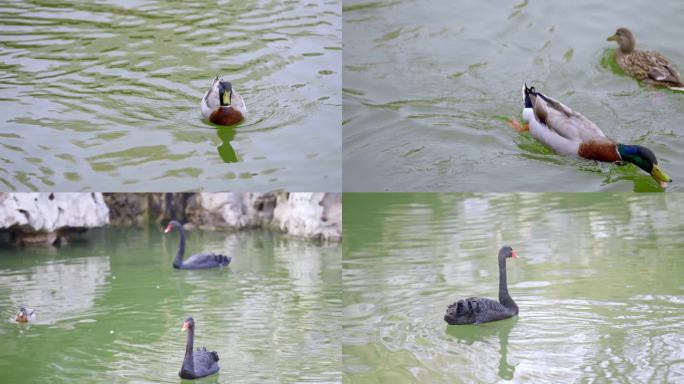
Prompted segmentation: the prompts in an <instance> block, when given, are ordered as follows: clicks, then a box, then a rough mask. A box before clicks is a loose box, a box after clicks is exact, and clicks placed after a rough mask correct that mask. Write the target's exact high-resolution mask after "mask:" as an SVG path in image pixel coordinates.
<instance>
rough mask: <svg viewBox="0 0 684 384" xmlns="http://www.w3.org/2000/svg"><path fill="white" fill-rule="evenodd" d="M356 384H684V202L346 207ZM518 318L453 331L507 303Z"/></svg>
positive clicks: (349, 329)
mask: <svg viewBox="0 0 684 384" xmlns="http://www.w3.org/2000/svg"><path fill="white" fill-rule="evenodd" d="M344 204H345V212H344V228H345V239H344V245H343V256H342V257H343V276H342V281H343V285H344V309H343V314H344V320H343V340H342V353H343V361H344V366H343V381H344V382H345V383H379V382H393V383H399V382H401V383H409V382H422V383H492V382H500V381H504V380H512V381H513V382H519V383H528V382H534V383H567V382H581V383H586V382H625V383H626V382H633V383H647V382H651V383H666V382H667V383H675V382H682V381H683V380H684V360H683V359H682V356H683V355H682V354H683V351H684V280H682V276H684V266H683V264H682V262H681V261H682V249H683V248H684V224H682V220H681V217H682V212H684V196H683V195H682V194H667V195H634V194H620V193H617V194H613V193H610V194H609V193H596V194H505V195H502V194H345V196H344ZM504 244H508V245H511V246H512V247H513V248H514V249H515V250H516V251H517V253H518V255H520V257H521V258H520V259H519V260H514V259H511V260H509V262H508V263H507V264H508V284H509V291H510V293H511V296H512V297H513V299H514V300H515V301H516V302H517V304H518V306H519V308H520V314H519V316H517V317H515V318H512V319H507V320H503V321H499V322H492V323H485V324H481V325H477V326H474V325H465V326H447V324H446V323H445V322H444V320H443V316H444V313H445V309H446V307H447V305H448V304H451V303H452V302H454V301H456V300H458V299H462V298H466V297H471V296H480V297H489V298H496V297H497V293H498V266H497V259H496V257H497V251H498V249H499V247H500V246H502V245H504Z"/></svg>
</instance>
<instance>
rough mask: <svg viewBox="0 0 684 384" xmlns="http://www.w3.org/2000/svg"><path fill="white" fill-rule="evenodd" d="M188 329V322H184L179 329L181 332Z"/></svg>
mask: <svg viewBox="0 0 684 384" xmlns="http://www.w3.org/2000/svg"><path fill="white" fill-rule="evenodd" d="M188 328H190V326H189V325H188V322H187V321H184V322H183V328H181V331H187V330H188Z"/></svg>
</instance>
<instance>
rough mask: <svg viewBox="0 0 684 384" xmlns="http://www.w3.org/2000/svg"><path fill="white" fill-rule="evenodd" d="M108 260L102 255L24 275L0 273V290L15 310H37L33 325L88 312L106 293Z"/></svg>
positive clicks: (54, 263) (42, 267) (56, 263)
mask: <svg viewBox="0 0 684 384" xmlns="http://www.w3.org/2000/svg"><path fill="white" fill-rule="evenodd" d="M109 275H110V266H109V258H108V257H105V256H100V257H96V256H94V257H88V258H78V259H71V260H68V261H66V260H61V261H51V262H47V263H46V264H44V265H38V266H35V267H32V268H30V269H28V270H27V271H25V272H21V273H17V271H16V270H13V269H3V270H0V287H4V288H5V289H7V290H9V292H8V296H9V302H10V303H11V305H12V306H13V307H14V308H15V310H16V308H18V307H19V306H20V305H23V306H28V307H31V308H33V309H34V310H35V311H36V322H35V323H36V324H52V323H55V322H57V321H59V320H63V319H66V318H70V317H74V316H78V315H82V314H85V313H91V312H92V309H93V307H94V305H95V299H96V298H97V297H98V296H100V295H102V294H104V293H106V291H108V281H107V277H108V276H109Z"/></svg>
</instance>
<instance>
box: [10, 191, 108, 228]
mask: <svg viewBox="0 0 684 384" xmlns="http://www.w3.org/2000/svg"><path fill="white" fill-rule="evenodd" d="M108 223H109V208H107V205H106V204H105V202H104V199H103V198H102V194H101V193H0V229H2V228H9V227H12V226H21V227H24V229H25V230H32V231H36V232H54V231H56V230H57V229H60V228H63V227H80V228H93V227H101V226H104V225H106V224H108Z"/></svg>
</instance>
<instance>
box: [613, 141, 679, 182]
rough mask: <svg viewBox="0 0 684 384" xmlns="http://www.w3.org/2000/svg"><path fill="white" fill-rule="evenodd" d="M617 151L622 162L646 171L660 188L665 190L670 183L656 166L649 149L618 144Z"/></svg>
mask: <svg viewBox="0 0 684 384" xmlns="http://www.w3.org/2000/svg"><path fill="white" fill-rule="evenodd" d="M617 150H618V154H619V155H620V158H621V159H622V160H623V161H626V162H628V163H632V164H634V165H636V166H637V167H639V168H641V169H643V170H644V171H646V173H648V174H650V175H651V177H653V179H655V181H657V182H658V184H659V185H660V186H661V187H663V188H666V187H667V184H668V183H671V182H672V179H671V178H670V176H668V175H667V173H665V171H663V170H662V169H661V168H660V167H659V166H658V159H657V158H656V156H655V153H653V151H651V150H650V149H648V148H646V147H644V146H641V145H626V144H618V145H617Z"/></svg>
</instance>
